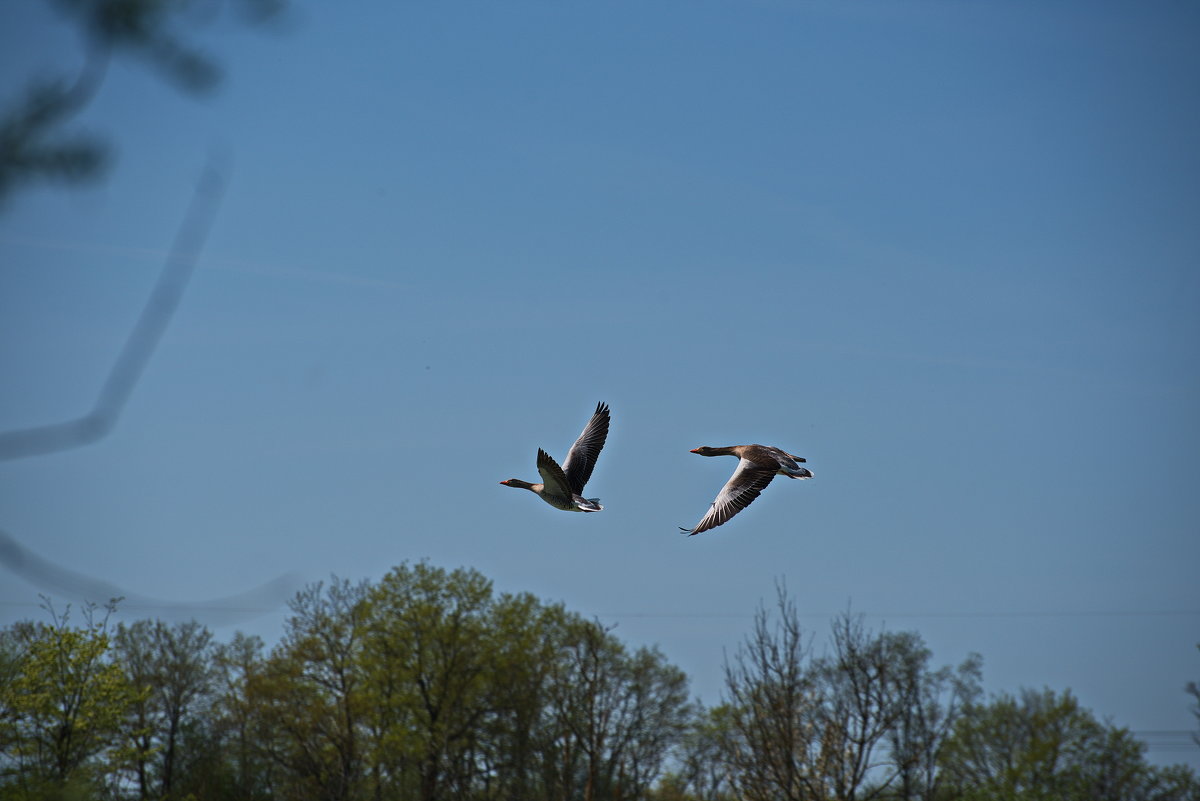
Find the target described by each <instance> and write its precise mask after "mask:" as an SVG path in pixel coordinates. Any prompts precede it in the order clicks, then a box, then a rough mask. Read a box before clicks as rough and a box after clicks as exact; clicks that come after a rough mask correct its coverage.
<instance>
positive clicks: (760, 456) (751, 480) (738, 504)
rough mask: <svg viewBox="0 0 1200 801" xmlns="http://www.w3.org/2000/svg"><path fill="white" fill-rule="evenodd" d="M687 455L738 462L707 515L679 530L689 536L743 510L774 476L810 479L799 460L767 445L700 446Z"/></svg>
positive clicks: (715, 525) (808, 471)
mask: <svg viewBox="0 0 1200 801" xmlns="http://www.w3.org/2000/svg"><path fill="white" fill-rule="evenodd" d="M691 452H692V453H698V454H700V455H701V456H736V457H738V459H739V460H740V461H738V466H737V468H736V469H735V470H734V471H733V475H732V476H730V477H729V480H728V481H727V482H725V486H724V487H721V491H720V493H718V494H717V499H716V500H715V501H713V503H712V508H710V509H709V510H708V514H706V515H705V516H704V517H703V518H701V520H700V522H699V523H697V524H696V526H695V528H683V527H682V526H681V527H680V528H679V530H680V531H683V532H686V533H687V535H688V536H689V537H690V536H691V535H693V534H699V533H700V532H702V531H708V530H709V529H710V528H716V527H717V526H719V525H721V524H722V523H725V522H726V521H728V520H729V518H731V517H733V516H734V515H736V514H737V513H738V512H740V511H742V510H743V509H745V508H746V507H747V506H749V505H750V503H751V502H752V501H753V500H754V499H755V498H757V497H758V495H759V493H760V492H762V491H763V490H764V489H766V487H767V485H768V484H770V483H771V479H773V478H775V476H776V475H780V476H787V477H788V478H812V477H813V474H812V471H811V470H809V469H808V468H807V467H801V466H800V465H799V464H797V462H803V461H804V459H803V458H801V457H799V456H795V455H793V454H790V453H788V452H787V451H782V450H780V449H779V448H772V447H771V446H769V445H731V446H729V447H727V448H710V447H708V446H704V447H701V448H693V449H692V451H691Z"/></svg>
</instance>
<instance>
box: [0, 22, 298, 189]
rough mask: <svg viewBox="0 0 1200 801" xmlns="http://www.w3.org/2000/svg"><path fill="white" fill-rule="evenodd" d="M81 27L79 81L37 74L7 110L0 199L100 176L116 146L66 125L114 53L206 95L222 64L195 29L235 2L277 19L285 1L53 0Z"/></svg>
mask: <svg viewBox="0 0 1200 801" xmlns="http://www.w3.org/2000/svg"><path fill="white" fill-rule="evenodd" d="M47 2H49V3H50V5H52V6H53V7H54V8H55V9H57V10H58V11H59V12H61V14H62V16H63V18H64V19H65V20H67V21H68V22H70V23H71V24H73V25H75V26H76V27H77V28H78V29H79V32H80V34H81V40H82V41H81V47H82V49H83V51H84V58H83V67H82V68H81V69H80V71H79V74H78V76H77V77H75V78H74V80H70V79H66V78H62V79H57V80H44V79H42V80H34V81H31V82H30V86H29V87H28V89H27V90H26V92H25V93H24V96H23V97H22V98H20V99H19V100H17V101H16V102H15V103H14V104H13V106H12V107H11V108H9V109H4V110H0V205H2V204H3V203H4V202H5V201H6V200H7V199H8V198H9V197H10V196H11V195H12V193H13V192H14V191H15V190H16V189H17V188H18V187H20V186H23V185H28V184H32V183H34V182H37V181H59V182H63V183H69V184H78V183H82V182H84V181H89V180H95V179H97V178H99V177H101V176H102V175H103V173H104V170H105V168H106V167H107V166H108V165H109V163H110V162H111V161H112V157H111V146H110V145H109V144H108V143H107V142H106V141H105V140H104V139H102V138H101V137H99V136H97V135H95V134H92V133H87V132H83V131H66V130H65V129H66V127H67V126H68V125H69V123H70V122H71V120H72V119H73V118H74V117H76V116H77V115H79V114H80V113H81V112H82V111H83V110H84V109H85V108H86V107H87V106H88V104H89V103H90V102H91V101H92V99H93V98H94V97H95V95H96V93H97V92H98V91H99V88H100V86H101V84H102V83H103V81H104V75H105V73H106V72H107V69H106V68H107V65H108V62H109V59H110V58H111V57H113V56H114V55H128V56H131V57H134V58H136V59H139V60H141V61H144V62H145V63H147V64H149V65H150V66H151V67H152V68H153V69H154V70H155V71H156V72H158V73H159V74H161V75H162V76H163V77H164V78H166V79H167V80H169V81H170V82H171V83H172V84H174V85H175V86H177V87H178V88H179V89H181V90H182V91H184V92H187V93H189V94H203V93H204V92H207V91H211V90H212V89H213V88H215V87H216V85H217V84H218V83H219V81H220V77H221V74H220V69H219V67H218V66H217V64H216V63H215V62H214V61H213V60H212V59H211V58H210V57H209V56H208V55H206V54H205V53H204V52H203V51H202V50H200V49H199V48H198V47H196V46H195V45H193V44H191V43H190V42H188V41H187V39H186V33H187V31H188V30H190V29H194V28H195V27H197V26H201V25H203V24H205V23H207V22H209V21H211V20H212V19H213V18H215V17H216V16H218V15H219V14H220V13H221V11H222V10H224V9H225V8H226V7H233V10H234V11H236V12H237V16H238V17H239V18H241V19H242V20H244V21H246V22H247V23H249V24H255V25H261V24H264V23H267V22H270V21H273V20H276V19H278V18H279V17H280V16H281V15H282V13H283V10H284V8H285V5H286V0H47Z"/></svg>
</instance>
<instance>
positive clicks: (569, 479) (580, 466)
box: [500, 403, 609, 512]
mask: <svg viewBox="0 0 1200 801" xmlns="http://www.w3.org/2000/svg"><path fill="white" fill-rule="evenodd" d="M608 424H609V413H608V404H605V403H597V404H596V411H595V412H593V413H592V419H591V420H589V421H588V424H587V425H586V426H584V427H583V433H581V434H580V435H579V439H577V440H575V444H574V445H572V446H571V450H570V451H568V452H567V458H566V460H565V461H563V463H562V467H559V466H558V463H557V462H555V461H554V459H553V458H551V456H550V454H548V453H546V452H545V451H544V450H542V449H541V448H538V455H537V470H538V475H540V476H541V477H542V483H540V484H530V483H529V482H528V481H522V480H521V479H519V478H510V479H508V480H507V481H501V482H500V483H501V484H503V485H505V486H506V487H515V488H517V489H527V490H529V491H530V492H532V493H534V494H535V495H537V496H538V497H539V498H541V499H542V500H543V501H545V502H546V503H548V504H550V505H551V506H553V507H554V508H555V509H562V510H563V511H564V512H599V511H600V510H602V509H603V508H604V507H603V506H601V505H600V499H599V498H585V497H583V494H582V493H583V488H584V485H586V484H587V483H588V479H589V478H591V477H592V470H593V469H595V467H596V460H597V459H598V458H599V457H600V451H601V449H602V448H604V442H605V440H606V439H608Z"/></svg>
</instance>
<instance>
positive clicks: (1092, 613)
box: [600, 609, 1200, 620]
mask: <svg viewBox="0 0 1200 801" xmlns="http://www.w3.org/2000/svg"><path fill="white" fill-rule="evenodd" d="M840 614H842V613H841V612H801V613H798V615H797V616H798V617H802V618H815V619H827V618H833V617H837V616H838V615H840ZM853 614H855V615H858V614H861V615H862V616H864V617H882V618H888V619H893V618H1031V617H1045V618H1051V617H1097V618H1104V617H1200V609H1077V610H1068V609H1031V610H1023V611H1011V610H1010V611H972V612H866V611H863V612H858V611H855V612H853ZM600 617H616V618H670V619H696V620H717V619H722V618H728V619H743V620H744V619H751V618H753V617H754V614H753V613H749V612H609V613H601V614H600Z"/></svg>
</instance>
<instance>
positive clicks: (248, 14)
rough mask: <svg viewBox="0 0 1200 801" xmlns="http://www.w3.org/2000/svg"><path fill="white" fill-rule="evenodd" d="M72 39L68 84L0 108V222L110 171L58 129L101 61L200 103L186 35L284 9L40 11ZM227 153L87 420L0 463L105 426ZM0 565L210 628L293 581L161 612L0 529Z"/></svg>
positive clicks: (212, 3) (127, 391)
mask: <svg viewBox="0 0 1200 801" xmlns="http://www.w3.org/2000/svg"><path fill="white" fill-rule="evenodd" d="M45 2H46V3H48V4H49V5H50V6H51V7H53V8H54V9H55V10H56V11H57V12H59V13H60V14H61V15H62V17H63V18H64V19H65V20H66V21H67V22H68V23H70V24H72V25H73V26H74V27H75V28H76V29H77V31H78V33H79V34H80V38H81V46H82V50H83V57H82V66H81V67H79V68H78V70H77V72H76V74H74V75H67V77H60V78H57V79H49V80H47V79H38V80H30V82H29V85H28V87H27V88H26V91H25V93H24V95H23V96H22V97H21V98H19V99H18V100H17V101H16V102H15V103H13V104H12V106H11V107H10V108H7V109H0V211H2V210H3V207H4V204H5V203H7V202H9V201H10V200H11V198H12V195H13V193H14V192H15V191H16V190H17V189H18V188H20V187H23V186H28V185H30V184H34V183H36V182H38V181H50V180H59V181H63V182H66V183H70V184H78V183H81V182H83V181H86V180H94V179H96V178H99V177H100V176H101V175H102V174H103V172H104V170H105V168H106V167H107V166H108V165H109V163H110V162H111V148H110V147H109V146H108V145H107V144H106V143H105V142H103V141H102V140H100V139H97V138H96V137H94V136H89V135H84V134H82V133H78V132H75V133H72V132H70V131H68V130H66V129H67V128H68V125H69V123H70V122H71V121H72V120H74V119H75V118H76V117H77V116H78V115H80V114H81V113H82V112H83V111H84V110H85V109H86V108H87V107H88V105H89V104H90V103H91V102H92V100H93V99H94V98H95V97H96V95H97V93H98V92H99V90H100V88H101V86H102V85H103V83H104V79H105V76H106V74H107V71H108V64H109V62H110V60H111V59H112V58H113V57H114V56H116V55H127V56H130V57H133V58H136V59H139V60H141V61H142V62H144V63H147V64H149V65H150V66H151V67H152V68H153V69H154V70H155V71H157V72H159V73H160V74H162V75H163V76H165V77H166V78H167V79H168V80H169V81H170V82H171V83H173V84H174V85H175V86H177V87H178V88H179V89H181V90H183V91H184V92H187V93H190V94H203V93H204V92H207V91H209V90H211V89H213V87H215V86H216V84H217V83H218V81H219V78H220V71H219V69H218V67H217V65H216V64H215V63H214V62H213V61H212V60H211V59H210V58H209V57H208V56H206V55H205V54H204V53H203V52H202V51H200V50H199V49H197V48H196V47H194V46H193V45H191V44H189V43H188V42H187V41H186V37H185V36H184V32H185V31H186V30H187V29H188V28H191V27H194V26H197V25H203V24H205V23H207V22H210V21H211V20H212V19H214V18H215V17H216V16H217V15H218V14H219V13H221V12H222V11H224V10H225V9H227V8H232V9H233V10H234V11H236V12H238V13H240V15H241V17H242V19H244V20H245V21H247V22H249V23H252V24H258V23H264V22H270V21H273V20H276V19H278V18H279V17H280V16H281V12H283V11H284V9H285V7H286V5H287V0H45ZM229 171H230V160H229V157H228V154H227V153H216V152H215V153H213V154H211V155H210V156H209V159H208V163H207V164H206V165H205V168H204V171H203V174H202V176H201V178H200V180H199V182H198V184H197V186H196V190H195V193H194V194H193V196H192V200H191V203H190V205H189V206H188V209H187V211H186V212H185V214H184V217H183V220H182V222H181V223H180V225H179V229H178V230H177V232H176V234H175V239H174V242H173V243H172V245H171V248H170V250H169V252H168V255H167V259H166V262H165V264H164V265H163V268H162V270H161V272H160V273H159V277H158V281H157V283H156V284H155V286H154V289H153V290H152V291H151V294H150V296H149V298H147V300H146V304H145V306H144V307H143V308H142V312H141V314H140V316H139V317H138V319H137V321H136V323H135V324H134V326H133V328H132V330H131V331H130V333H129V337H128V338H127V339H126V341H125V344H124V345H123V346H122V348H121V350H120V352H119V353H118V354H117V356H116V359H115V361H114V362H113V365H112V368H111V369H110V371H109V373H108V377H107V378H106V379H105V382H104V384H103V386H102V387H101V388H100V392H99V394H98V395H97V397H96V399H95V402H94V403H93V405H92V407H91V409H90V411H88V412H87V413H85V414H83V415H82V416H81V417H78V418H75V419H71V420H65V421H62V422H58V423H51V424H48V425H39V426H31V427H24V428H18V429H14V430H11V431H6V432H3V433H0V461H5V460H13V459H21V458H26V457H30V456H37V455H41V454H47V453H54V452H57V451H63V450H69V449H71V448H77V447H81V446H84V445H88V444H90V443H93V442H95V441H97V440H99V439H101V438H103V437H104V436H105V435H107V434H108V433H109V432H110V431H112V430H113V428H114V427H115V425H116V423H117V420H118V418H119V417H120V414H121V410H122V409H123V408H124V406H125V402H126V401H127V400H128V399H129V397H130V395H131V394H132V393H133V390H134V388H135V387H136V385H137V382H138V379H139V378H140V377H141V374H142V372H143V370H144V369H145V367H146V365H147V364H148V363H149V360H150V357H151V356H152V355H153V353H154V350H155V348H156V347H157V345H158V342H159V340H160V339H161V338H162V335H163V332H164V331H165V330H166V328H167V326H168V324H169V323H170V321H171V318H172V316H173V315H174V313H175V309H176V308H177V306H178V305H179V302H180V299H181V298H182V296H183V292H184V290H185V289H186V287H187V284H188V281H189V279H190V278H191V275H192V272H193V271H194V268H195V265H196V261H197V260H198V258H199V255H200V251H201V250H202V248H203V246H204V241H205V239H206V237H207V235H208V232H209V229H210V228H211V226H212V222H213V219H214V218H215V216H216V211H217V209H218V207H219V206H220V200H221V196H222V192H223V190H224V187H225V184H226V183H227V181H228V178H229ZM0 564H3V565H4V566H5V567H6V568H8V570H10V571H12V572H13V573H15V574H17V575H19V576H21V577H23V578H25V579H26V580H27V581H29V582H30V583H32V584H34V585H35V586H37V587H38V588H39V589H41V590H43V591H47V592H50V593H54V594H57V595H60V596H64V597H66V598H70V599H76V598H78V599H82V600H91V601H97V602H104V601H107V600H109V599H111V598H117V597H123V598H124V599H125V600H124V602H123V603H122V606H123V608H125V609H126V610H136V609H139V608H145V609H148V610H152V611H153V612H154V613H156V614H157V615H159V616H165V617H188V618H191V617H195V616H198V615H202V616H203V617H204V618H205V619H206V621H207V622H209V623H212V624H213V625H220V624H221V623H223V622H232V621H236V620H240V619H246V618H250V617H255V616H257V615H259V614H262V613H265V612H269V611H273V610H274V609H277V608H278V607H279V606H280V605H282V604H283V603H284V601H286V600H287V598H288V597H290V596H291V595H292V594H294V592H295V591H296V589H297V588H298V586H299V581H298V580H297V579H296V578H295V577H293V576H290V575H283V576H280V577H278V578H275V579H273V580H271V581H269V582H267V583H265V584H262V585H260V586H259V587H256V588H254V589H252V590H250V591H248V592H245V593H240V594H237V595H231V596H227V597H223V598H214V599H211V600H206V601H196V602H187V603H181V602H171V601H164V600H159V599H154V598H147V597H144V596H139V595H137V594H135V593H129V592H126V591H125V590H123V589H122V588H119V587H117V586H115V585H113V584H111V583H110V582H107V581H104V580H102V579H98V578H95V577H92V576H88V575H85V574H83V573H79V572H76V571H73V570H69V569H67V568H65V567H61V566H59V565H56V564H54V563H53V562H51V561H50V560H48V559H45V558H44V557H41V556H39V555H37V554H35V553H33V552H32V551H30V550H28V549H27V548H25V547H24V546H23V545H22V544H21V543H20V542H19V541H18V540H17V539H16V538H15V537H13V536H12V535H11V534H9V533H7V532H5V531H3V530H0Z"/></svg>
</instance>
